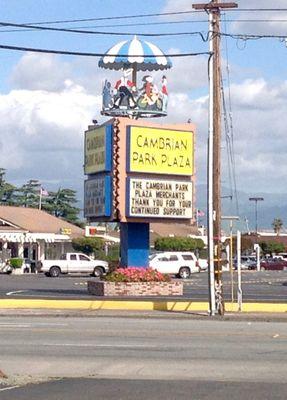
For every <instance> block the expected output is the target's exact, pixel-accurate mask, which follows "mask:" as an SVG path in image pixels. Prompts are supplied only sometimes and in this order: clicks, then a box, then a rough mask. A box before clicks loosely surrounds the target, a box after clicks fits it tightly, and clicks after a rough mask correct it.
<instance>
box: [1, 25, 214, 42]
mask: <svg viewBox="0 0 287 400" xmlns="http://www.w3.org/2000/svg"><path fill="white" fill-rule="evenodd" d="M0 26H14V27H19V28H24V27H27V26H28V25H25V24H14V23H12V22H3V21H0ZM29 28H30V29H31V28H32V29H35V30H38V31H56V32H69V33H80V34H92V35H108V36H111V35H112V36H135V35H136V36H148V37H159V36H190V35H199V36H200V37H201V38H202V40H203V41H204V42H206V41H207V40H208V39H207V37H205V36H204V35H203V33H202V32H175V33H130V32H102V31H90V30H81V29H67V28H51V27H48V26H37V25H29Z"/></svg>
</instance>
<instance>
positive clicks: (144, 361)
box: [0, 317, 287, 400]
mask: <svg viewBox="0 0 287 400" xmlns="http://www.w3.org/2000/svg"><path fill="white" fill-rule="evenodd" d="M0 354H1V357H0V369H1V370H2V371H3V372H4V373H5V374H6V375H7V376H8V379H7V380H6V381H5V382H6V387H2V389H0V399H1V400H6V399H9V400H11V399H13V400H20V399H22V400H23V399H29V400H34V399H35V400H36V399H37V400H41V399H45V400H55V399H57V400H59V399H61V400H66V399H69V400H74V399H77V400H78V399H81V400H92V399H93V400H94V399H95V398H96V399H105V400H112V399H117V400H121V399H124V400H129V399H133V400H135V399H137V400H141V399H148V400H153V399H157V400H160V399H166V400H168V399H174V400H175V399H176V400H179V399H193V400H197V399H198V400H199V399H211V398H212V399H214V398H220V399H221V400H225V399H226V400H227V399H228V400H229V399H230V398H232V399H234V400H237V399H240V400H243V399H244V400H246V399H252V400H257V399H258V400H259V399H260V400H264V399H272V400H283V399H284V400H285V399H286V393H287V374H286V362H287V331H286V323H282V322H273V323H268V322H247V321H245V322H244V321H241V322H240V321H223V320H210V319H208V318H206V319H200V320H195V319H180V320H178V319H175V318H172V317H171V318H170V319H163V320H161V319H157V318H147V319H144V318H120V317H113V318H111V317H100V318H61V317H58V318H51V317H50V318H47V317H42V318H37V317H34V318H33V319H31V318H27V317H26V318H23V317H2V318H1V320H0ZM86 378H89V379H86ZM43 380H46V381H48V382H46V383H38V381H39V382H41V381H43ZM2 382H3V381H2ZM27 383H30V384H28V385H26V386H24V385H25V384H27ZM31 383H33V384H31Z"/></svg>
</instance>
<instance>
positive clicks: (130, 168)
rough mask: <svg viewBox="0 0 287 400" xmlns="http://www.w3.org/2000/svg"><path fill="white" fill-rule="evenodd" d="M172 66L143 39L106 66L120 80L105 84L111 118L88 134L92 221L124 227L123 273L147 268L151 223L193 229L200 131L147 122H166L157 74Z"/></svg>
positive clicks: (120, 48)
mask: <svg viewBox="0 0 287 400" xmlns="http://www.w3.org/2000/svg"><path fill="white" fill-rule="evenodd" d="M171 66H172V63H171V61H170V59H169V58H168V57H166V56H165V55H164V54H163V52H162V51H161V50H160V49H159V48H158V47H157V46H155V45H154V44H152V43H150V42H146V41H142V40H139V39H138V38H137V37H134V38H133V39H132V40H130V41H122V42H120V43H118V44H116V45H115V46H113V47H112V48H111V49H110V50H108V52H107V53H106V55H105V56H104V57H102V58H101V59H100V61H99V67H100V68H106V69H113V70H118V71H121V75H120V76H119V79H118V80H117V81H116V82H115V83H114V84H112V83H111V82H110V81H109V80H108V79H106V80H105V82H104V84H103V92H102V94H103V106H102V111H101V113H102V115H106V116H109V117H112V119H110V120H109V121H107V122H106V123H105V124H103V125H101V126H99V125H93V126H91V127H89V129H88V130H87V131H86V132H85V166H84V168H85V174H86V175H87V180H86V181H85V216H86V218H87V219H88V221H90V222H96V221H107V222H119V223H120V232H121V233H120V234H121V244H120V246H121V247H120V256H121V261H120V263H121V265H122V266H133V267H147V266H148V262H149V257H148V256H149V223H150V222H173V221H176V222H182V223H190V222H191V220H192V219H193V215H194V213H193V208H194V131H195V130H194V126H193V125H192V124H184V125H159V124H152V123H148V122H146V120H145V121H144V118H155V117H163V116H166V115H167V104H168V89H167V77H166V76H165V75H162V77H161V79H160V81H159V82H154V79H153V76H151V75H150V71H155V70H157V71H160V70H166V69H169V68H171ZM139 71H143V73H144V75H143V76H142V77H141V81H140V83H139V82H138V76H137V74H138V72H139Z"/></svg>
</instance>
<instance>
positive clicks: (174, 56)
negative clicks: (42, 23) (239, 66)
mask: <svg viewBox="0 0 287 400" xmlns="http://www.w3.org/2000/svg"><path fill="white" fill-rule="evenodd" d="M0 49H5V50H15V51H30V52H33V53H48V54H63V55H68V56H84V57H104V56H106V55H107V54H106V53H88V52H87V53H86V52H78V51H66V50H51V49H39V48H34V47H23V46H8V45H0ZM200 55H210V53H209V52H208V51H203V52H198V53H174V54H165V55H164V56H158V55H152V54H151V55H149V58H157V57H169V58H177V57H195V56H200ZM109 56H110V57H142V55H138V54H137V55H131V54H109Z"/></svg>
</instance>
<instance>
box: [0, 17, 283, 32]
mask: <svg viewBox="0 0 287 400" xmlns="http://www.w3.org/2000/svg"><path fill="white" fill-rule="evenodd" d="M207 22H208V20H207V19H202V20H184V21H165V22H142V23H132V24H112V25H84V26H77V30H79V29H85V28H86V29H87V28H90V29H91V28H93V29H99V28H123V27H124V28H128V27H134V26H137V27H138V26H162V25H178V24H201V23H207ZM226 22H244V23H248V22H250V23H283V22H287V19H272V20H271V19H227V20H226ZM24 25H25V26H29V25H30V24H24ZM35 25H37V24H35ZM0 28H1V26H0ZM65 29H66V31H67V32H69V31H70V32H73V29H74V28H71V27H66V28H65ZM0 32H1V33H11V32H35V29H33V28H27V29H6V30H3V29H2V30H0ZM78 33H79V32H78ZM81 33H90V32H89V31H86V30H85V31H82V32H81ZM182 33H183V34H187V33H186V32H178V34H182ZM132 35H133V33H132ZM138 35H142V34H138Z"/></svg>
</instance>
